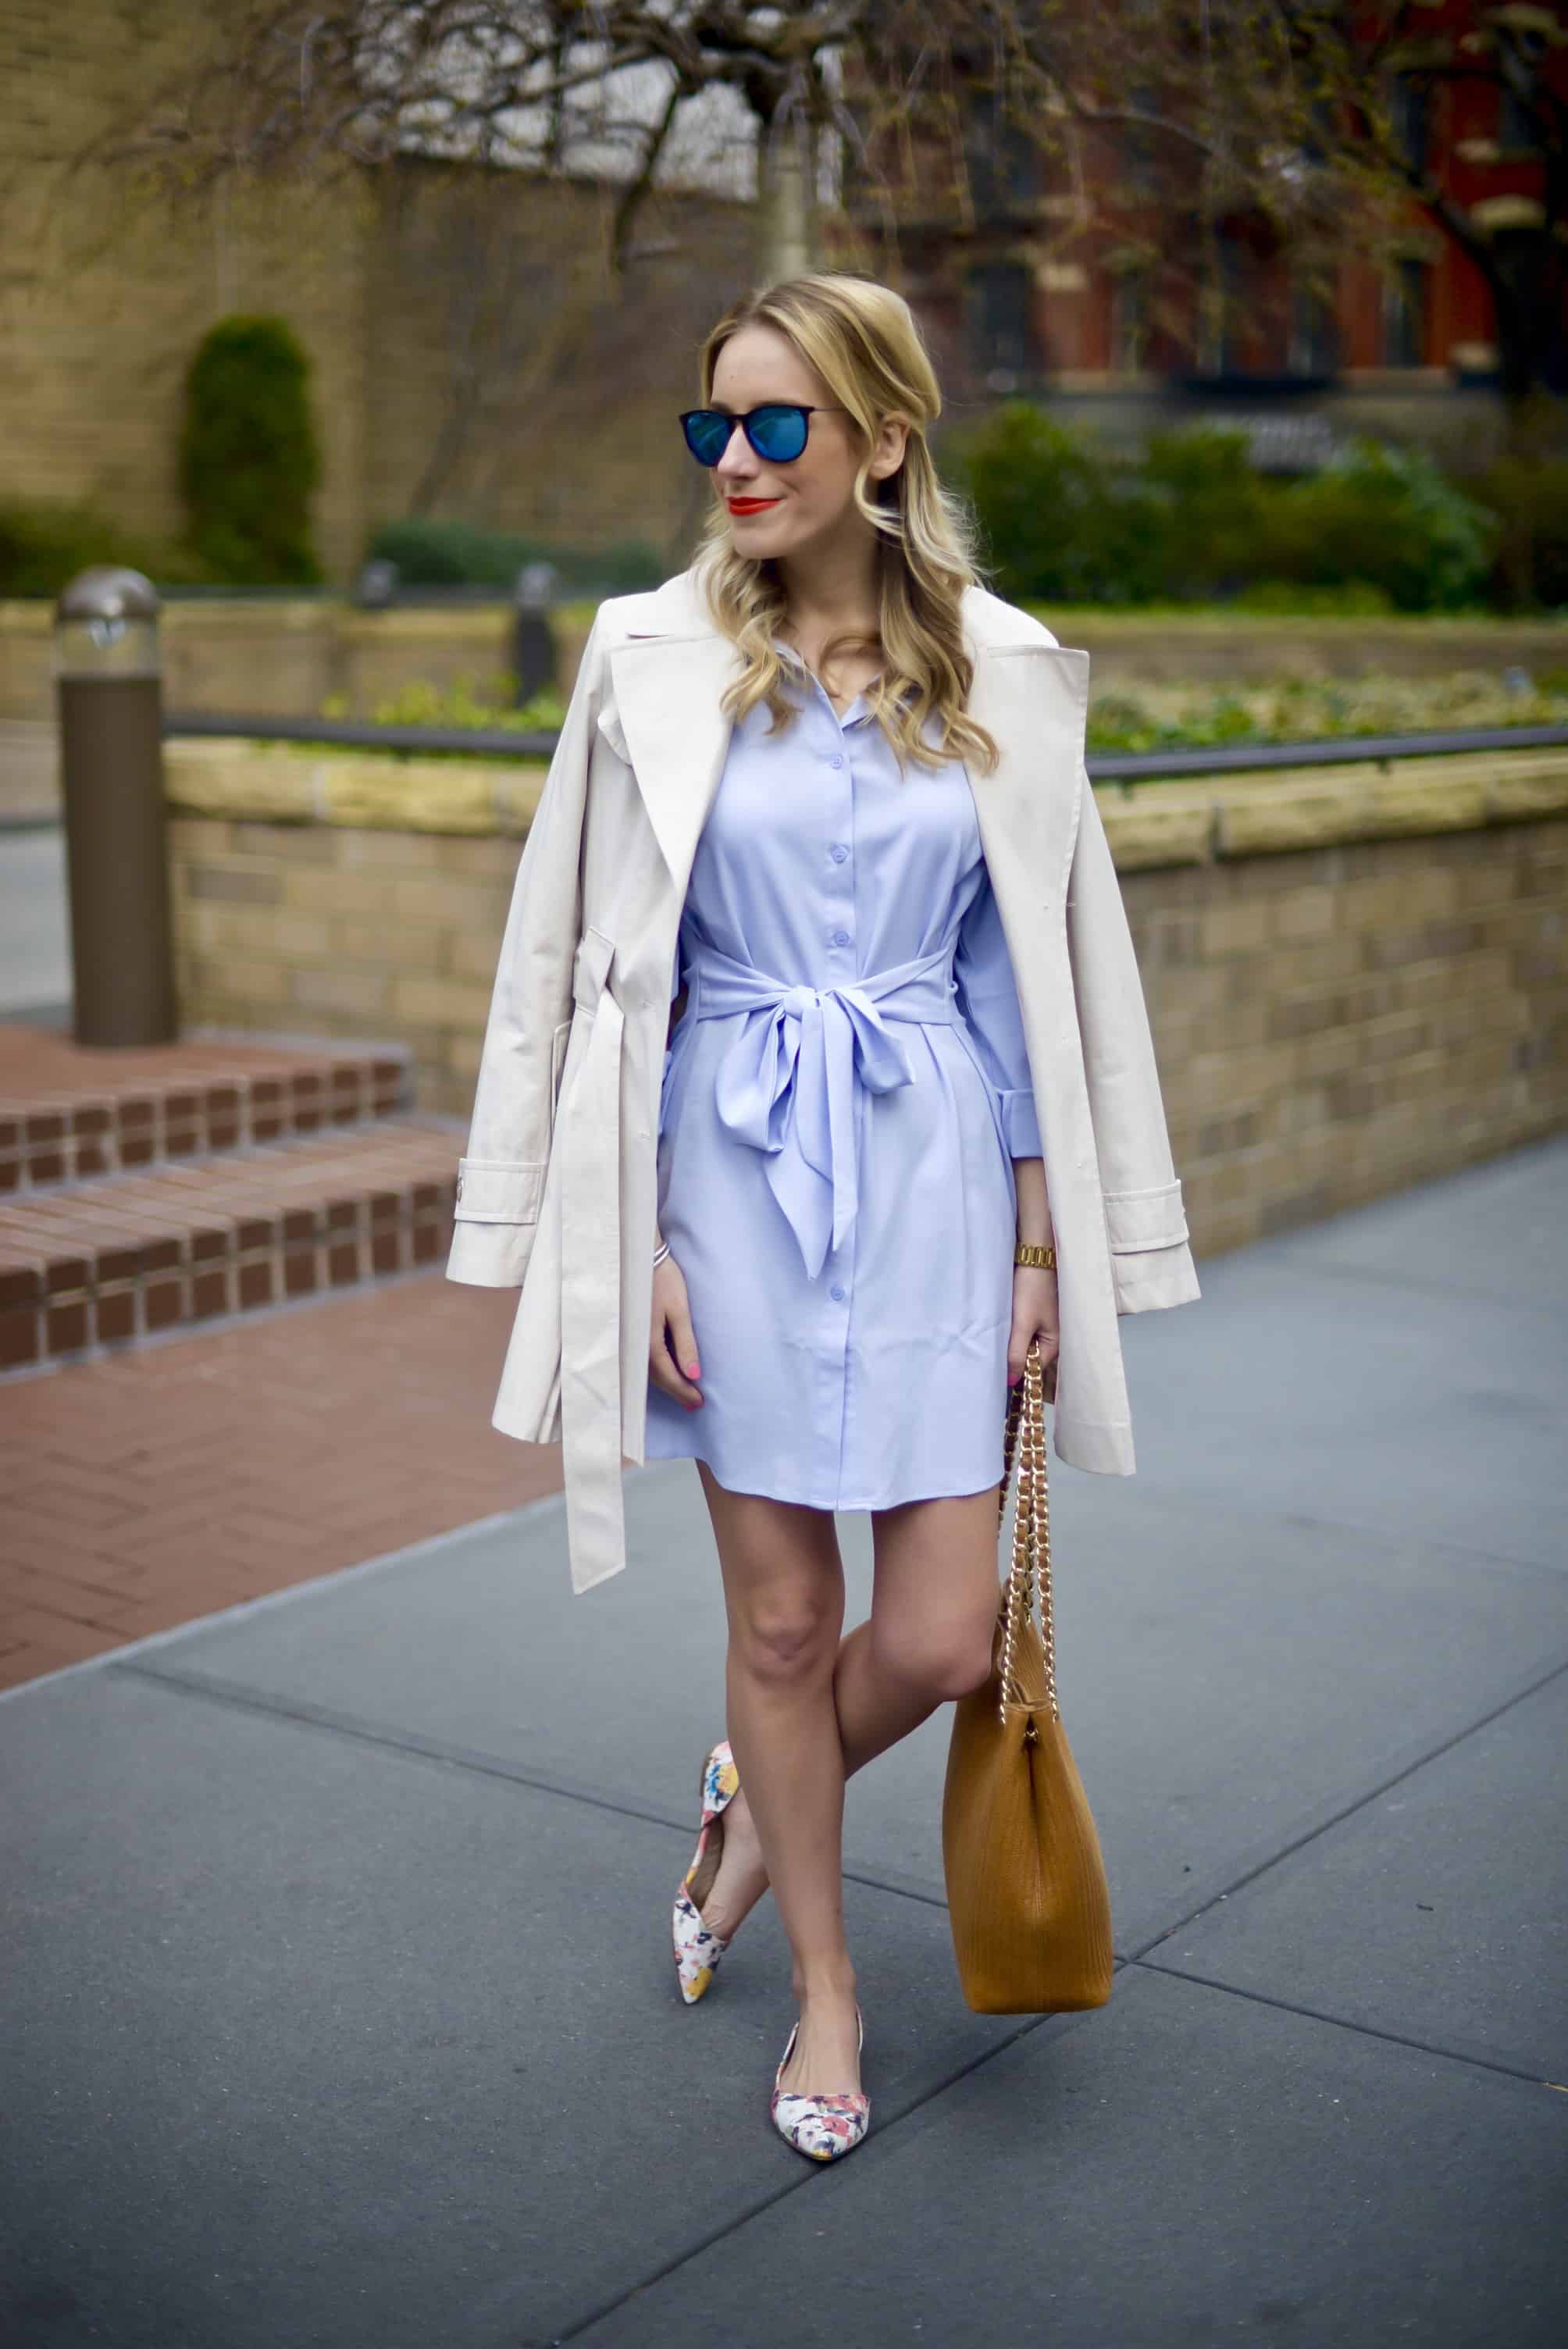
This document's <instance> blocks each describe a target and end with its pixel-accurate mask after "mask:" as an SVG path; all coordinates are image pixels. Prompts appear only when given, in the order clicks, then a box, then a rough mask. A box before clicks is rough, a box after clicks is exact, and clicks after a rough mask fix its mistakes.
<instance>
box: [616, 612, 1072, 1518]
mask: <svg viewBox="0 0 1568 2349" xmlns="http://www.w3.org/2000/svg"><path fill="white" fill-rule="evenodd" d="M779 651H780V653H781V655H782V656H783V657H784V659H785V662H786V684H785V690H786V692H787V694H788V695H789V698H790V699H791V700H792V701H793V702H794V704H795V706H796V708H797V709H798V710H799V716H798V717H797V718H796V719H795V720H794V722H793V723H792V724H791V725H790V726H789V727H788V728H787V729H786V730H783V731H782V732H780V733H779V734H778V735H777V737H774V736H772V734H771V731H770V730H771V725H772V720H771V718H770V716H769V710H768V709H767V706H766V704H764V703H759V704H758V706H757V707H756V708H755V709H751V710H750V711H748V713H747V715H746V717H745V718H744V719H739V720H738V721H737V723H736V725H735V726H734V728H733V729H732V731H731V738H730V746H729V751H728V755H727V759H726V761H725V766H724V771H723V774H722V776H721V777H720V780H719V784H718V789H717V792H716V794H715V797H714V801H713V804H712V807H711V809H710V811H709V813H708V818H707V823H706V824H705V826H704V828H703V833H702V836H701V838H700V840H699V842H698V843H697V849H696V855H695V857H694V859H693V863H692V869H691V877H690V882H689V885H688V887H687V892H686V904H685V907H684V909H683V912H682V916H681V925H680V933H679V942H678V947H677V952H676V984H675V987H674V988H672V990H671V999H672V1000H673V999H674V997H675V995H676V993H678V992H679V988H680V986H681V984H682V983H683V981H684V983H685V985H686V988H687V999H686V1008H685V1009H684V1011H683V1013H682V1015H681V1019H680V1020H679V1023H678V1024H677V1026H676V1030H675V1033H674V1036H673V1037H672V1039H671V1041H670V1044H669V1048H668V1050H667V1051H666V1053H665V1073H664V1082H663V1087H662V1090H661V1094H660V1102H659V1140H658V1161H657V1163H658V1210H659V1228H660V1230H661V1231H662V1233H663V1234H664V1237H665V1239H666V1240H668V1242H669V1244H670V1250H671V1254H672V1255H673V1256H674V1257H675V1259H676V1263H677V1264H678V1265H679V1267H680V1269H681V1272H682V1274H683V1276H684V1277H685V1280H686V1296H687V1300H688V1303H689V1305H690V1308H691V1317H692V1325H693V1329H694V1330H695V1332H696V1349H697V1355H698V1359H699V1361H700V1363H701V1376H700V1377H699V1379H698V1380H697V1381H696V1383H697V1385H698V1387H699V1388H700V1390H701V1392H702V1395H703V1403H702V1408H701V1409H700V1410H697V1411H688V1410H687V1409H686V1407H685V1406H684V1405H683V1404H681V1403H679V1402H676V1400H675V1398H674V1397H673V1396H672V1395H667V1394H665V1392H663V1390H662V1389H660V1388H658V1387H655V1385H653V1384H652V1383H651V1382H650V1384H649V1388H648V1398H647V1433H646V1444H645V1452H646V1456H647V1457H648V1458H649V1459H690V1458H701V1459H704V1460H706V1461H707V1463H708V1464H709V1465H710V1467H711V1468H712V1470H713V1473H714V1475H716V1476H717V1479H718V1481H719V1483H720V1484H721V1485H726V1486H727V1487H728V1488H729V1489H730V1490H731V1491H732V1492H740V1493H760V1494H766V1495H769V1496H771V1497H772V1498H774V1499H776V1500H780V1501H794V1502H800V1503H805V1504H807V1505H809V1506H811V1507H813V1508H819V1509H882V1508H890V1507H892V1506H894V1505H895V1504H897V1503H899V1502H903V1501H913V1500H922V1499H925V1498H928V1497H931V1496H934V1495H939V1494H954V1493H975V1492H979V1491H981V1490H983V1489H984V1488H985V1487H986V1486H987V1485H995V1484H996V1483H997V1482H998V1481H999V1479H1000V1477H1001V1475H1002V1467H1003V1424H1004V1419H1005V1416H1006V1405H1007V1340H1008V1337H1009V1335H1010V1332H1011V1327H1012V1313H1013V1246H1014V1241H1015V1238H1016V1220H1017V1203H1016V1189H1015V1184H1014V1175H1013V1164H1012V1162H1013V1160H1014V1158H1033V1157H1039V1156H1040V1155H1042V1152H1041V1147H1040V1133H1039V1127H1038V1124H1037V1121H1036V1115H1035V1102H1034V1094H1033V1092H1032V1090H1031V1084H1030V1074H1029V1065H1028V1058H1027V1054H1026V1049H1025V1043H1024V1032H1023V1023H1022V1020H1021V1019H1020V1016H1019V1010H1018V999H1017V995H1016V988H1015V982H1014V976H1013V969H1012V964H1011V961H1010V959H1009V957H1008V954H1007V948H1006V938H1005V936H1004V934H1003V930H1002V924H1001V918H1000V916H999V915H998V912H997V909H996V901H995V896H994V895H993V893H992V889H991V883H990V876H989V874H987V872H986V869H985V856H984V854H983V852H982V848H981V843H980V832H979V824H978V821H977V819H976V816H975V802H974V797H973V792H972V790H971V786H970V781H969V776H968V772H967V770H966V769H965V766H964V764H963V762H962V761H956V760H955V761H951V762H949V763H948V764H946V765H944V767H943V768H942V769H940V770H939V771H931V770H929V769H925V768H921V767H917V766H915V765H913V763H912V764H910V766H909V767H908V768H907V771H906V772H905V774H904V775H903V776H902V777H901V775H900V772H899V767H898V761H897V759H896V757H895V755H894V753H893V750H892V745H891V743H890V742H889V741H888V740H887V737H886V736H885V735H884V734H883V732H882V729H881V727H880V726H879V725H877V723H876V722H875V720H874V719H872V716H871V714H870V712H869V711H868V710H867V709H866V707H865V704H864V698H863V697H862V696H857V697H856V698H855V700H854V701H853V702H851V705H850V707H849V709H847V710H846V711H845V713H844V715H843V717H842V718H840V717H839V715H838V713H837V712H836V711H835V709H834V708H833V705H832V703H831V701H830V699H829V698H828V695H827V693H826V691H825V690H824V688H823V687H822V685H821V683H820V680H819V679H818V678H816V676H815V675H814V674H813V673H812V672H811V671H810V670H809V669H807V668H806V667H805V665H804V664H803V663H802V662H801V661H800V660H799V658H798V657H797V656H795V655H794V654H793V652H792V650H791V649H790V648H789V647H783V646H780V647H779Z"/></svg>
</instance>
